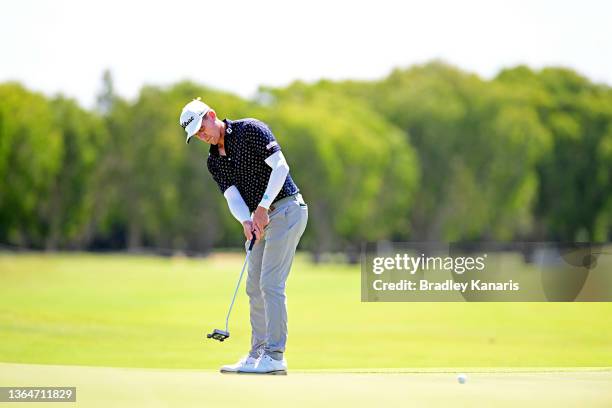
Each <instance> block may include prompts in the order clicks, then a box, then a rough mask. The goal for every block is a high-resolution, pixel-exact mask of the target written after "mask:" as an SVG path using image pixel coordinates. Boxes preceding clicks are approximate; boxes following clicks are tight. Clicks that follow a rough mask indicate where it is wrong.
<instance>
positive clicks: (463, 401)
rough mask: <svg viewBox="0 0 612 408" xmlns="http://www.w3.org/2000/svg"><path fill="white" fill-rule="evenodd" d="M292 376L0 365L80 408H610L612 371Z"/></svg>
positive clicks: (3, 380) (8, 378) (9, 377)
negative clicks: (62, 390)
mask: <svg viewBox="0 0 612 408" xmlns="http://www.w3.org/2000/svg"><path fill="white" fill-rule="evenodd" d="M467 375H468V380H467V383H466V384H459V383H458V382H457V380H456V373H450V372H446V373H443V372H432V373H403V374H381V373H378V374H372V373H368V374H352V373H310V372H297V373H296V372H295V371H292V372H290V373H289V375H287V376H283V377H281V376H245V375H222V374H219V373H216V372H211V371H201V370H168V369H142V368H106V367H83V366H81V367H76V366H45V365H19V364H2V363H0V384H6V385H11V386H43V385H44V386H74V387H76V388H77V394H76V395H77V404H78V405H77V406H79V407H88V408H95V407H100V408H106V407H115V408H119V407H129V408H132V407H140V406H142V407H147V408H151V407H182V408H187V407H245V406H248V407H253V408H255V407H271V406H280V405H281V404H282V405H283V406H287V407H292V408H293V407H295V408H302V407H308V408H310V407H328V406H333V407H337V408H340V407H351V408H356V407H383V406H384V407H451V406H452V407H517V406H520V407H523V408H528V407H537V408H541V407H589V408H593V407H602V408H603V407H609V406H610V402H611V401H612V371H584V370H580V371H574V372H505V373H500V372H487V373H470V372H468V374H467ZM28 405H29V406H32V407H34V408H36V407H39V406H40V404H39V403H30V404H23V403H22V404H19V406H20V407H21V406H28Z"/></svg>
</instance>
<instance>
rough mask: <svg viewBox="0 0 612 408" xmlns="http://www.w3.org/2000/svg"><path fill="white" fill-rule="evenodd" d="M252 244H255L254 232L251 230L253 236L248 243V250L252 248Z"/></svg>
mask: <svg viewBox="0 0 612 408" xmlns="http://www.w3.org/2000/svg"><path fill="white" fill-rule="evenodd" d="M253 245H255V233H254V232H253V238H252V239H251V244H250V245H249V251H250V250H251V249H253Z"/></svg>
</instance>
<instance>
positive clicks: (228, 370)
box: [220, 354, 257, 374]
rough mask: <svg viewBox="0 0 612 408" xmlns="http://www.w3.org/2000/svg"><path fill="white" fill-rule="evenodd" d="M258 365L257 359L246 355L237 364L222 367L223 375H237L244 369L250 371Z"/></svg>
mask: <svg viewBox="0 0 612 408" xmlns="http://www.w3.org/2000/svg"><path fill="white" fill-rule="evenodd" d="M255 363H257V359H256V358H255V357H251V356H250V355H248V354H247V355H246V356H244V357H242V358H241V359H240V360H239V361H238V362H237V363H236V364H228V365H224V366H223V367H221V370H220V371H221V372H222V373H223V374H236V373H238V371H239V370H240V369H242V368H244V369H248V368H253V367H254V366H255Z"/></svg>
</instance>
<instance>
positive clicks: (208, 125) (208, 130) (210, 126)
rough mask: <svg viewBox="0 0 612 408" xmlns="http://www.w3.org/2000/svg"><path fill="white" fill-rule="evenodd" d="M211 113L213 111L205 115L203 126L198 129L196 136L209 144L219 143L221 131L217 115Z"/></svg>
mask: <svg viewBox="0 0 612 408" xmlns="http://www.w3.org/2000/svg"><path fill="white" fill-rule="evenodd" d="M211 113H212V112H208V113H207V114H206V115H205V116H204V118H203V119H202V126H200V130H198V131H197V132H196V134H195V135H194V136H195V137H197V138H198V139H200V140H201V141H203V142H206V143H208V144H217V143H218V142H219V137H220V136H221V132H220V129H219V128H218V126H217V125H216V123H215V122H216V121H215V115H214V114H211Z"/></svg>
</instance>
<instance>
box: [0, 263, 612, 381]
mask: <svg viewBox="0 0 612 408" xmlns="http://www.w3.org/2000/svg"><path fill="white" fill-rule="evenodd" d="M243 256H244V255H243V254H241V253H235V254H221V255H214V256H211V257H208V258H206V259H188V258H158V257H144V256H128V255H89V254H87V255H84V254H74V255H72V254H68V255H65V254H62V255H41V254H26V255H14V254H6V253H5V254H0V282H2V285H0V332H1V333H2V337H1V338H0V362H12V363H33V364H56V365H87V366H107V367H143V368H188V369H217V368H218V367H219V366H220V365H222V364H226V363H228V362H233V361H235V360H237V358H238V357H240V356H241V355H243V354H244V353H245V352H246V351H247V349H248V345H249V340H250V339H249V336H250V326H249V321H248V300H247V297H246V294H245V293H244V282H243V286H242V288H241V291H240V295H239V297H238V299H237V304H236V307H235V310H234V312H233V316H232V321H231V323H230V332H231V336H232V337H231V338H230V339H229V340H227V341H225V342H224V343H219V342H214V341H212V340H206V339H205V333H207V332H209V331H210V330H212V329H213V328H221V327H222V326H223V325H224V321H225V313H226V311H227V306H228V304H229V301H230V300H231V295H232V293H233V290H234V286H235V282H236V279H237V277H238V274H239V272H240V268H241V266H242V261H243V259H244V258H243ZM359 285H360V279H359V266H347V265H334V264H327V265H314V264H312V263H310V262H308V261H307V259H306V258H305V257H304V256H299V257H298V258H297V260H296V262H295V264H294V267H293V270H292V272H291V275H290V277H289V281H288V286H287V291H288V309H289V341H288V350H287V354H286V357H287V360H288V363H289V369H290V370H292V369H340V370H347V369H353V368H359V369H364V368H365V369H368V368H371V369H376V370H378V369H381V368H402V369H403V368H406V367H410V368H418V367H424V368H427V367H434V368H435V367H476V368H482V367H491V368H499V367H612V326H611V325H610V321H609V316H610V315H612V304H611V303H384V304H383V303H361V302H360V292H359Z"/></svg>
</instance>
